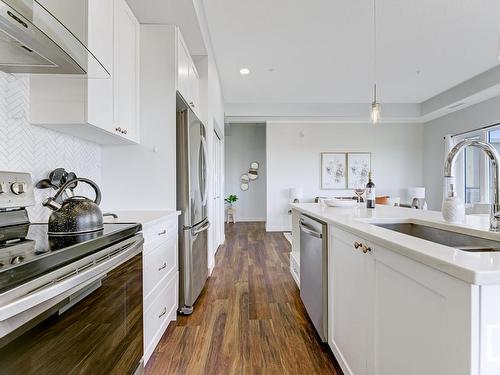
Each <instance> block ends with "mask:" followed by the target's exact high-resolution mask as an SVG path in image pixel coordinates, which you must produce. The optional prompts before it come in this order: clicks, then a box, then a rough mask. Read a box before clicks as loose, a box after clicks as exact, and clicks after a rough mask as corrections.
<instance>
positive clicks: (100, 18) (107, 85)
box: [87, 0, 114, 132]
mask: <svg viewBox="0 0 500 375" xmlns="http://www.w3.org/2000/svg"><path fill="white" fill-rule="evenodd" d="M113 7H114V5H113V0H88V12H89V16H88V22H89V27H88V37H89V40H88V48H89V50H90V51H92V53H93V54H94V55H95V56H97V57H98V58H99V61H100V62H101V63H102V64H103V65H104V67H105V68H106V69H107V70H108V72H109V73H110V75H111V77H110V78H106V79H103V78H99V76H98V74H97V73H95V72H98V71H99V70H100V69H101V68H100V67H98V66H95V65H94V61H90V62H89V67H88V69H89V80H88V84H87V85H88V88H87V102H88V108H87V111H88V113H87V116H88V122H89V124H92V125H94V126H97V127H99V128H101V129H105V130H107V131H109V132H113V108H114V103H113V76H114V75H113V12H114V10H113ZM95 64H96V63H95Z"/></svg>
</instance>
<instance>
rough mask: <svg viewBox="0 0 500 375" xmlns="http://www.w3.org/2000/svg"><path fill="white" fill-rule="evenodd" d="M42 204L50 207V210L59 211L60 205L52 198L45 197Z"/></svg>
mask: <svg viewBox="0 0 500 375" xmlns="http://www.w3.org/2000/svg"><path fill="white" fill-rule="evenodd" d="M42 206H44V207H48V208H50V209H51V210H52V211H59V210H60V209H61V207H62V205H61V204H59V203H57V202H56V201H55V200H54V199H53V198H47V199H45V200H44V201H43V203H42Z"/></svg>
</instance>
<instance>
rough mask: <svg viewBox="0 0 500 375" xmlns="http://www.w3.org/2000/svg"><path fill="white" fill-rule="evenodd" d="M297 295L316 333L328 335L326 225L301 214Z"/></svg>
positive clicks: (323, 336)
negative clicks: (298, 292)
mask: <svg viewBox="0 0 500 375" xmlns="http://www.w3.org/2000/svg"><path fill="white" fill-rule="evenodd" d="M300 298H301V299H302V302H303V303H304V306H305V307H306V310H307V313H308V314H309V318H310V319H311V321H312V323H313V324H314V327H315V328H316V331H317V332H318V335H319V336H320V338H321V340H322V341H323V342H327V339H328V310H327V309H328V226H327V224H326V223H324V222H321V221H318V220H316V219H313V218H311V217H309V216H307V215H301V217H300Z"/></svg>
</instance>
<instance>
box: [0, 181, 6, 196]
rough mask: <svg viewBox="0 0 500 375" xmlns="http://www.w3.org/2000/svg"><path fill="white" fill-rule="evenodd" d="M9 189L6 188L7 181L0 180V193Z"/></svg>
mask: <svg viewBox="0 0 500 375" xmlns="http://www.w3.org/2000/svg"><path fill="white" fill-rule="evenodd" d="M6 192H7V190H6V189H5V182H0V194H4V193H6Z"/></svg>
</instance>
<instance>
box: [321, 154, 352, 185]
mask: <svg viewBox="0 0 500 375" xmlns="http://www.w3.org/2000/svg"><path fill="white" fill-rule="evenodd" d="M346 188H347V157H346V153H345V152H323V153H321V189H324V190H328V189H346Z"/></svg>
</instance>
